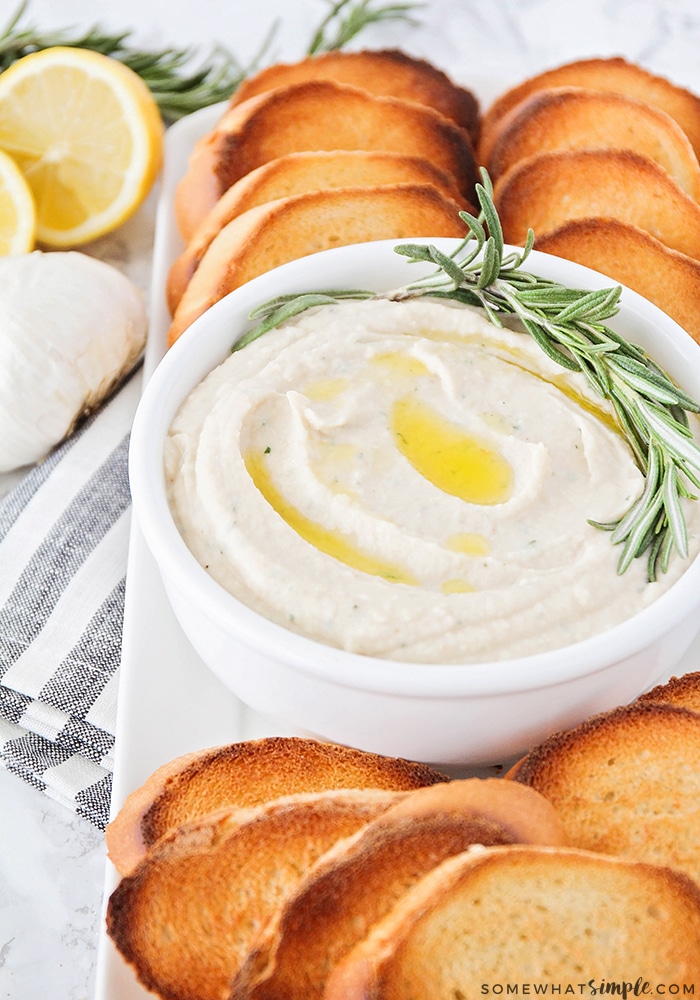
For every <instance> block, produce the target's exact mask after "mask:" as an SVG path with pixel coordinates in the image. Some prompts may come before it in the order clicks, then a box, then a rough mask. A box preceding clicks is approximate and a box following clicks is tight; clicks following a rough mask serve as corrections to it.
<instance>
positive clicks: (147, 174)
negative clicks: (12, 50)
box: [0, 46, 164, 247]
mask: <svg viewBox="0 0 700 1000" xmlns="http://www.w3.org/2000/svg"><path fill="white" fill-rule="evenodd" d="M163 131H164V126H163V122H162V118H161V115H160V112H159V110H158V106H157V104H156V102H155V100H154V98H153V95H152V94H151V92H150V90H149V89H148V87H147V86H146V84H145V83H144V81H143V80H142V79H141V77H140V76H139V75H138V74H137V73H135V72H134V71H133V70H132V69H130V68H129V67H128V66H125V65H124V64H123V63H120V62H119V61H118V60H116V59H113V58H111V57H110V56H105V55H102V54H100V53H97V52H92V51H90V50H88V49H78V48H70V47H66V46H56V47H53V48H49V49H44V50H42V51H40V52H34V53H32V54H31V55H28V56H24V58H22V59H19V60H18V61H17V62H16V63H13V65H12V66H10V67H9V69H7V70H5V72H4V73H2V74H0V149H3V150H5V152H6V153H9V155H10V156H11V157H12V158H13V160H14V161H15V162H16V163H17V165H18V166H19V168H20V170H21V172H22V173H23V175H24V177H25V178H26V180H27V182H28V184H29V187H30V188H31V191H32V193H33V196H34V201H35V203H36V239H37V242H39V243H43V244H44V245H46V246H48V247H68V246H76V245H78V244H81V243H87V242H88V241H89V240H93V239H96V238H97V237H98V236H102V235H104V234H105V233H108V232H111V231H112V230H114V229H116V228H117V227H118V226H120V225H121V224H122V223H123V222H125V221H126V219H128V218H129V217H130V216H131V215H132V214H133V213H134V212H135V211H136V209H137V208H138V207H139V205H140V204H141V203H142V202H143V200H144V199H145V197H146V195H147V194H148V192H149V191H150V189H151V187H152V185H153V183H154V181H155V179H156V176H157V174H158V171H159V169H160V165H161V160H162V151H163Z"/></svg>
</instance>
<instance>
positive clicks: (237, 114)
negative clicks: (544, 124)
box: [174, 80, 477, 240]
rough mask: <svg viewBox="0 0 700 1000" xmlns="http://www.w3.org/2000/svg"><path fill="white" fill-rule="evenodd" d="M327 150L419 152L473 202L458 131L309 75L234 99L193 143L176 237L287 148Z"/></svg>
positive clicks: (178, 198) (411, 107)
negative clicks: (240, 101) (301, 80)
mask: <svg viewBox="0 0 700 1000" xmlns="http://www.w3.org/2000/svg"><path fill="white" fill-rule="evenodd" d="M335 149H364V150H374V151H377V152H385V153H403V154H405V155H409V156H426V155H427V156H428V158H429V159H430V162H431V163H433V164H435V166H437V167H438V168H439V169H440V170H443V171H444V172H445V173H447V174H449V175H450V176H451V177H452V178H453V179H454V181H455V184H456V185H457V188H458V190H459V191H460V193H461V194H462V196H463V197H464V198H465V199H466V200H467V201H469V202H471V201H473V192H474V184H475V181H476V180H477V168H476V157H475V155H474V148H473V146H472V143H471V140H470V139H469V136H468V134H467V133H466V132H465V131H464V129H461V128H459V126H457V125H455V124H454V122H451V121H449V120H448V119H447V118H444V117H443V116H442V115H441V114H439V113H438V112H437V111H433V110H432V108H428V107H426V106H425V105H420V104H414V103H412V102H409V101H401V100H398V99H397V98H393V97H375V96H374V95H372V94H370V93H368V92H367V91H365V90H359V89H358V88H356V87H347V86H344V85H341V84H337V83H333V82H332V81H330V80H310V81H307V82H305V83H297V84H292V85H290V86H289V87H282V88H280V89H277V90H272V91H268V92H265V93H262V94H259V95H258V96H257V97H251V98H249V99H248V100H247V101H244V103H243V104H238V105H235V106H234V107H232V108H231V109H230V110H229V111H227V112H226V113H225V114H224V116H223V117H222V118H221V120H220V121H219V123H218V124H217V126H216V128H215V129H214V130H213V131H212V132H211V133H209V134H208V135H206V136H204V137H203V138H202V139H200V140H199V142H197V143H196V144H195V147H194V149H193V151H192V154H191V156H190V159H189V162H188V167H187V170H186V172H185V175H184V177H183V178H182V180H181V181H180V182H179V184H178V185H177V188H176V191H175V201H174V205H175V218H176V220H177V224H178V227H179V229H180V232H181V233H182V235H183V238H184V239H185V240H188V239H190V238H191V236H192V235H193V234H194V231H195V229H196V228H197V226H198V225H199V223H200V222H201V220H202V219H203V218H204V216H205V215H206V214H207V212H208V211H210V210H211V208H213V206H214V204H215V202H216V201H217V200H218V199H219V198H220V197H221V195H222V194H223V193H224V191H226V190H227V189H228V188H229V187H231V185H232V184H235V182H236V181H237V180H240V178H241V177H243V176H244V174H247V173H249V172H250V171H251V170H255V168H256V167H259V166H261V165H262V164H263V163H268V162H269V161H270V160H274V159H276V158H277V157H279V156H284V155H286V154H287V153H296V152H302V151H304V150H335Z"/></svg>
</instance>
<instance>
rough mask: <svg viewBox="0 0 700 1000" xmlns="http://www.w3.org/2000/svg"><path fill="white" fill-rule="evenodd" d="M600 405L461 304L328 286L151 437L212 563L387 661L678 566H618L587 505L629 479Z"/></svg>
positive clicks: (496, 649)
mask: <svg viewBox="0 0 700 1000" xmlns="http://www.w3.org/2000/svg"><path fill="white" fill-rule="evenodd" d="M611 412H612V411H611V410H610V409H609V408H608V406H607V404H606V403H605V401H603V400H602V399H601V398H600V397H599V396H598V395H597V394H596V393H595V392H594V390H593V389H591V388H589V386H588V384H587V382H586V380H585V379H584V377H583V376H581V375H579V374H577V373H572V372H569V371H566V370H564V369H562V368H561V367H559V366H558V365H556V364H555V363H554V362H552V361H551V360H550V359H549V358H548V357H547V356H546V355H545V354H544V353H543V352H542V351H541V350H540V348H539V347H538V346H537V345H536V344H535V342H534V341H533V340H532V339H531V338H530V337H529V336H527V335H526V334H523V333H521V332H518V331H517V330H514V329H499V328H498V327H496V326H494V325H493V324H491V323H489V322H488V321H487V320H486V318H485V317H484V316H483V314H482V313H481V312H480V311H479V310H477V309H472V308H469V307H466V306H461V305H456V304H452V303H447V302H444V301H438V300H435V299H432V300H431V299H427V298H421V299H414V300H411V301H406V302H401V303H398V302H391V301H388V300H371V301H366V302H345V303H342V304H339V305H337V306H327V307H324V308H322V309H315V310H312V311H309V312H307V313H305V314H303V315H301V317H299V318H297V319H296V320H293V321H289V322H287V323H286V324H284V325H283V326H281V327H280V328H279V329H277V330H275V331H273V332H271V333H269V334H267V335H265V336H263V337H261V338H259V339H258V340H256V341H254V342H253V343H251V344H250V345H248V346H247V347H245V348H243V349H242V350H241V351H240V352H237V353H234V354H232V355H231V356H230V357H229V358H228V359H227V360H226V361H224V362H223V363H222V364H221V365H220V366H219V367H218V368H216V369H215V370H214V371H213V372H212V373H211V374H210V375H209V376H208V377H207V378H205V379H204V381H203V382H202V383H201V384H200V385H199V386H197V387H196V388H195V389H194V390H193V391H192V392H191V393H190V395H189V396H188V398H187V399H186V400H185V402H184V403H183V405H182V406H181V408H180V410H179V412H178V413H177V415H176V417H175V419H174V421H173V423H172V426H171V428H170V434H169V437H168V440H167V443H166V450H165V469H166V478H167V481H168V492H169V500H170V504H171V508H172V511H173V515H174V517H175V520H176V523H177V525H178V528H179V530H180V532H181V533H182V536H183V538H184V540H185V542H186V543H187V545H188V546H189V548H190V549H191V551H192V552H193V553H194V555H195V556H196V558H197V559H198V560H199V561H200V563H201V564H202V565H203V566H204V567H205V568H206V569H207V570H208V572H209V573H210V574H211V575H212V576H213V577H214V578H215V579H216V580H217V581H218V582H219V583H220V584H221V585H222V586H223V587H224V588H226V589H227V590H229V591H230V592H231V593H232V594H234V595H235V596H236V597H237V598H239V599H240V600H241V601H243V602H244V603H245V604H246V605H248V606H249V607H251V608H253V609H254V610H256V611H258V612H260V613H261V614H262V615H264V616H265V617H267V618H269V619H272V620H273V621H275V622H277V623H279V624H281V625H283V626H286V627H287V628H290V629H293V630H294V631H298V632H301V633H303V634H305V635H307V636H309V637H311V638H314V639H316V640H319V641H320V642H323V643H326V644H330V645H333V646H338V647H340V648H343V649H346V650H350V651H353V652H356V653H362V654H369V655H372V656H379V657H384V658H388V659H394V660H405V661H409V660H410V661H420V662H441V663H453V662H454V663H462V662H476V661H489V660H498V659H505V658H510V657H514V656H522V655H527V654H531V653H535V652H540V651H543V650H547V649H552V648H557V647H561V646H564V645H567V644H569V643H572V642H576V641H578V640H581V639H584V638H586V637H588V636H591V635H593V634H595V633H598V632H601V631H603V630H605V629H607V628H609V627H611V626H613V625H615V624H617V623H619V622H620V621H622V620H624V619H625V618H628V617H630V616H631V615H634V614H635V613H636V612H637V611H640V610H641V609H642V608H644V607H645V606H646V605H647V604H649V603H650V602H651V601H653V600H655V599H656V598H657V597H658V596H659V594H660V593H662V592H663V591H664V590H665V589H667V588H668V587H669V586H670V585H671V584H672V583H673V582H674V580H676V579H677V578H678V576H679V575H680V574H681V573H682V572H683V569H684V568H685V565H686V563H685V562H684V561H683V560H681V559H679V558H674V559H672V560H671V565H670V569H669V572H668V573H667V574H665V575H664V576H662V577H661V578H660V580H659V581H658V582H655V583H647V580H646V560H645V559H643V558H642V559H638V560H635V561H634V563H633V564H632V566H631V567H630V568H629V569H628V570H627V572H626V573H624V574H623V575H618V573H617V561H618V558H619V554H620V549H619V548H618V547H615V546H613V545H612V544H611V538H610V534H609V533H608V532H606V531H601V530H600V529H598V528H595V527H593V526H592V525H591V524H589V519H593V520H596V521H602V522H609V521H613V520H615V519H616V518H618V517H619V516H620V515H621V514H622V513H623V512H624V511H625V510H626V509H627V508H628V507H629V505H630V503H631V501H632V500H633V499H634V498H635V497H637V496H638V495H639V494H640V493H641V490H642V486H643V480H642V475H641V473H640V471H639V469H638V468H637V465H636V464H635V461H634V458H633V456H632V452H631V450H630V448H629V446H628V445H627V443H626V441H625V439H624V438H623V437H622V435H621V434H620V433H619V431H618V430H617V429H616V426H615V423H614V421H613V418H612V416H611ZM699 506H700V505H698V504H697V503H692V502H690V503H689V504H688V506H687V507H686V516H687V517H688V521H689V544H690V548H691V554H692V555H694V554H695V553H696V552H697V551H698V548H700V523H699V522H700V516H699V515H698V507H699Z"/></svg>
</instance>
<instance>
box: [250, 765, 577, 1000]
mask: <svg viewBox="0 0 700 1000" xmlns="http://www.w3.org/2000/svg"><path fill="white" fill-rule="evenodd" d="M514 788H518V789H519V790H521V791H524V790H525V789H526V788H527V786H525V785H517V784H516V782H513V781H502V780H500V779H496V778H491V779H483V780H480V779H477V778H473V779H466V780H463V781H452V782H449V783H447V784H442V785H434V786H432V787H431V788H422V789H419V790H418V791H416V792H411V793H410V795H408V796H407V797H406V798H404V799H402V800H401V802H399V803H398V805H396V806H392V808H391V809H388V810H387V811H386V812H385V813H382V814H381V815H380V816H379V817H378V818H377V819H375V820H373V821H372V822H371V823H369V824H367V826H365V827H363V828H362V829H361V830H360V831H358V833H356V834H354V835H353V836H351V837H348V838H346V839H345V840H343V841H341V842H339V843H338V844H337V845H336V846H335V847H333V848H331V849H330V850H329V851H327V852H326V854H324V855H322V857H321V858H320V859H319V861H318V862H317V864H316V865H314V867H313V868H312V869H311V870H310V872H309V873H308V875H307V876H306V878H305V879H303V880H302V882H301V883H300V885H299V887H298V889H297V890H296V892H294V893H293V894H292V896H291V897H290V898H289V899H288V900H287V902H286V903H285V905H284V906H283V907H282V908H281V910H280V911H278V913H277V914H276V915H275V917H273V919H272V920H271V921H270V923H269V924H268V925H267V927H266V928H265V930H264V931H263V933H262V935H261V936H260V937H259V938H258V940H257V942H256V944H255V946H254V948H253V949H252V951H251V953H250V954H249V956H248V958H247V959H246V961H245V962H244V964H243V967H242V968H241V971H240V973H239V975H238V976H237V977H236V980H235V981H234V984H233V988H232V995H233V996H236V997H246V998H249V1000H279V998H280V997H284V998H285V1000H314V998H319V1000H320V998H321V997H323V991H324V988H325V983H326V979H327V977H328V975H329V972H330V970H331V969H332V968H333V967H334V966H335V965H336V964H337V963H338V962H339V961H340V960H341V959H342V958H343V957H344V956H345V955H346V954H347V953H348V952H349V951H350V950H351V949H352V948H353V947H354V946H355V945H356V944H357V943H358V942H359V941H360V940H361V939H362V938H363V937H364V936H365V935H366V933H367V932H368V931H369V929H370V928H371V927H372V926H373V925H374V924H375V923H377V922H378V921H379V920H380V919H381V918H383V917H384V916H385V915H386V914H387V913H388V912H389V910H390V909H391V907H392V906H393V905H394V904H395V903H396V902H397V901H398V900H399V899H400V898H401V896H402V895H403V893H404V892H405V891H406V890H407V889H408V888H409V887H410V886H411V885H413V884H414V883H415V882H416V881H417V880H418V879H419V878H420V877H421V876H422V875H423V874H425V872H427V871H429V870H430V869H431V868H434V867H435V865H437V864H439V863H440V862H441V861H443V860H444V859H445V858H447V857H451V856H452V855H454V854H458V853H460V852H461V851H464V850H466V849H467V848H468V847H469V846H470V845H472V844H485V845H490V844H510V843H520V842H524V843H540V844H553V845H562V844H564V843H565V837H564V831H563V828H562V825H561V823H560V821H559V819H558V817H557V815H556V813H555V811H554V809H553V807H552V806H551V805H550V804H549V803H548V802H547V800H546V799H544V798H543V797H542V796H540V795H538V794H537V793H535V792H533V791H532V789H527V791H528V792H529V793H530V794H528V795H521V794H517V795H513V794H512V789H514Z"/></svg>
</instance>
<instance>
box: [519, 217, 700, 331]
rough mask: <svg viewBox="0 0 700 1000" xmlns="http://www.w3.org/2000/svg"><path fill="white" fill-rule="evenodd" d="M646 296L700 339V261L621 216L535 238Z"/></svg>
mask: <svg viewBox="0 0 700 1000" xmlns="http://www.w3.org/2000/svg"><path fill="white" fill-rule="evenodd" d="M535 247H536V249H537V250H542V251H543V252H544V253H551V254H554V255H555V256H557V257H564V258H566V259H567V260H571V261H574V262H576V263H577V264H583V265H584V266H585V267H591V268H593V269H594V270H595V271H600V272H601V274H605V275H607V276H608V277H609V278H611V279H612V280H613V281H616V282H620V284H623V285H626V286H627V287H628V288H631V289H632V290H633V291H635V292H638V293H639V294H640V295H643V296H644V297H645V298H646V299H649V301H650V302H653V303H654V304H655V305H657V306H658V307H659V308H660V309H663V311H664V312H665V313H667V314H668V315H669V316H670V317H671V318H672V319H674V320H675V321H676V322H677V323H678V324H679V325H680V326H682V327H683V329H684V330H686V331H687V332H688V333H689V334H690V336H691V337H692V338H693V339H694V340H696V341H697V342H698V343H700V261H698V260H695V259H694V258H692V257H689V256H688V255H687V254H682V253H680V252H679V251H678V250H672V249H671V248H670V247H667V246H665V245H664V244H663V243H661V241H660V240H657V239H655V237H653V236H651V234H650V233H647V232H645V231H644V230H643V229H640V228H639V226H631V225H628V224H627V223H624V222H620V221H619V220H617V219H600V218H593V219H574V220H572V221H570V222H565V223H564V224H563V225H561V226H558V227H557V228H556V229H553V230H551V231H550V232H548V233H545V234H544V235H543V236H542V237H537V238H536V239H535Z"/></svg>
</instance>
